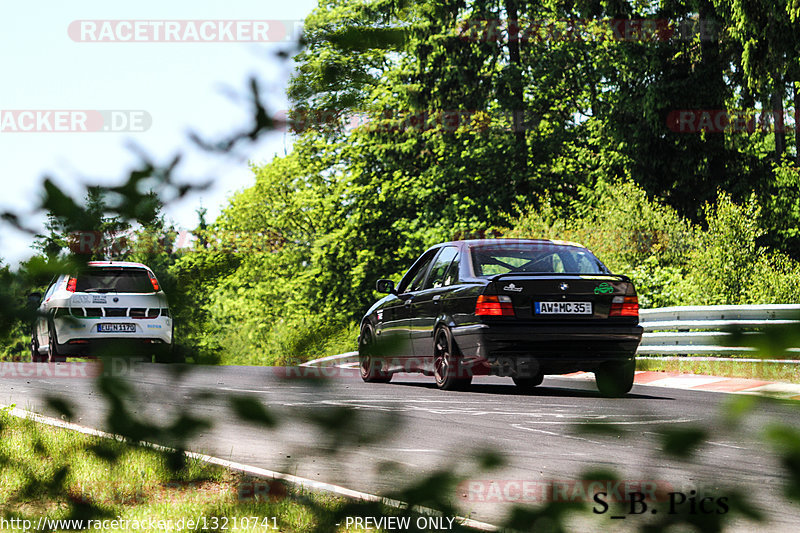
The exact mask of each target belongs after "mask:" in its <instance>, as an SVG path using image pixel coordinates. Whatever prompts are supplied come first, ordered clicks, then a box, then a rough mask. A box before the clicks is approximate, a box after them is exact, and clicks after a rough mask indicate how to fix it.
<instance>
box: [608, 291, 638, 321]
mask: <svg viewBox="0 0 800 533" xmlns="http://www.w3.org/2000/svg"><path fill="white" fill-rule="evenodd" d="M608 316H635V317H638V316H639V298H638V297H637V296H614V299H613V300H611V310H610V311H609V312H608Z"/></svg>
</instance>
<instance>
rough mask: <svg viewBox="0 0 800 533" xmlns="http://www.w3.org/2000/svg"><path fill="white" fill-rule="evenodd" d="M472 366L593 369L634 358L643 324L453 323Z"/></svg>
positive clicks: (517, 370) (522, 370)
mask: <svg viewBox="0 0 800 533" xmlns="http://www.w3.org/2000/svg"><path fill="white" fill-rule="evenodd" d="M451 331H452V333H453V337H454V340H455V342H456V344H457V345H458V348H459V350H460V353H461V355H462V358H463V359H462V362H463V364H464V365H465V366H467V367H474V368H475V369H476V370H477V371H479V372H480V370H481V367H483V370H485V371H486V372H489V373H492V374H500V375H515V374H530V373H534V374H535V373H537V372H541V373H544V374H561V373H566V372H575V371H579V370H583V371H593V370H595V369H596V368H597V367H599V366H600V365H602V364H604V363H608V362H612V361H625V360H631V359H633V358H634V355H635V353H636V348H637V347H638V346H639V342H640V341H641V339H642V327H641V326H639V325H610V326H609V325H604V326H595V325H589V326H586V325H581V326H578V325H551V324H513V325H503V324H491V325H490V324H475V325H470V326H462V327H455V328H452V330H451Z"/></svg>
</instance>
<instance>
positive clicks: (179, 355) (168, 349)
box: [139, 344, 186, 363]
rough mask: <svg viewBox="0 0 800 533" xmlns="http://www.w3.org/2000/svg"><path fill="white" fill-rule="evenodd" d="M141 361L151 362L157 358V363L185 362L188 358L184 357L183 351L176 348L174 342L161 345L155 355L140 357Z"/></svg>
mask: <svg viewBox="0 0 800 533" xmlns="http://www.w3.org/2000/svg"><path fill="white" fill-rule="evenodd" d="M139 360H140V361H141V362H145V363H149V362H151V361H153V360H155V362H156V363H185V362H186V359H185V358H184V357H183V352H179V351H178V350H176V349H175V345H174V344H169V345H166V346H161V347H159V348H158V349H156V351H155V354H153V356H152V357H151V356H149V355H145V356H142V357H140V358H139Z"/></svg>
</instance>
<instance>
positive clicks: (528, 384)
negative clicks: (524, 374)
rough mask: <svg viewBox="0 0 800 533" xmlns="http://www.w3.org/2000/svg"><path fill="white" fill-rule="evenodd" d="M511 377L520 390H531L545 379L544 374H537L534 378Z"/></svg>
mask: <svg viewBox="0 0 800 533" xmlns="http://www.w3.org/2000/svg"><path fill="white" fill-rule="evenodd" d="M511 379H513V380H514V385H516V386H517V388H518V389H519V390H520V391H522V392H530V391H531V390H533V389H535V388H536V387H538V386H539V385H541V384H542V381H544V376H543V375H542V374H537V375H536V376H534V377H532V378H518V377H513V378H511Z"/></svg>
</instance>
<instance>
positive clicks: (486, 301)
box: [475, 294, 514, 316]
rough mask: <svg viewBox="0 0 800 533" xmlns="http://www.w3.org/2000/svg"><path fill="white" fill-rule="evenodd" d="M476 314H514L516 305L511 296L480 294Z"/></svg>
mask: <svg viewBox="0 0 800 533" xmlns="http://www.w3.org/2000/svg"><path fill="white" fill-rule="evenodd" d="M475 314H476V315H478V316H514V306H513V305H512V304H511V298H510V297H509V296H486V295H483V294H481V295H480V296H478V302H477V303H476V304H475Z"/></svg>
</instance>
